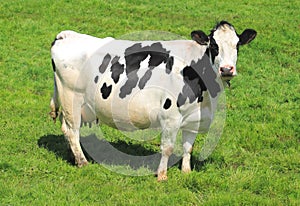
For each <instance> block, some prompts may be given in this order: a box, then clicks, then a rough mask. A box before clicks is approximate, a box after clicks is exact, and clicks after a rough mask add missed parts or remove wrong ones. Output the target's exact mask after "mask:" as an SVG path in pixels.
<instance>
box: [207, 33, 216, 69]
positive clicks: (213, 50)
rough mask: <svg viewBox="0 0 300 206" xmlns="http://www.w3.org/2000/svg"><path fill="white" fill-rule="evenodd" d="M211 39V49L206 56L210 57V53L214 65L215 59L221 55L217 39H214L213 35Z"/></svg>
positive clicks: (209, 48) (208, 49)
mask: <svg viewBox="0 0 300 206" xmlns="http://www.w3.org/2000/svg"><path fill="white" fill-rule="evenodd" d="M209 38H210V43H209V47H208V48H207V50H206V54H207V55H209V53H210V55H211V57H210V58H211V61H212V63H213V64H214V63H215V58H216V56H218V54H219V46H218V44H217V43H216V41H215V39H214V38H213V33H211V34H210V37H209Z"/></svg>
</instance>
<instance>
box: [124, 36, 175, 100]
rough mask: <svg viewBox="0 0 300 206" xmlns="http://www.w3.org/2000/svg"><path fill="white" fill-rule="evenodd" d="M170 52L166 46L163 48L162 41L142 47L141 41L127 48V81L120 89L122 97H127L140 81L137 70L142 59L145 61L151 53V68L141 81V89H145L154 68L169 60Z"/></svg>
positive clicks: (149, 64) (149, 65)
mask: <svg viewBox="0 0 300 206" xmlns="http://www.w3.org/2000/svg"><path fill="white" fill-rule="evenodd" d="M169 53H170V51H167V50H166V49H165V48H163V47H162V44H161V43H160V42H156V43H153V44H152V45H150V46H145V47H142V44H141V43H137V44H134V45H133V46H131V47H129V48H127V49H126V50H125V62H126V75H127V81H126V82H125V84H124V85H123V86H122V87H121V89H120V94H119V96H120V98H124V97H126V95H128V94H130V93H131V92H132V90H133V88H135V87H136V85H137V83H138V81H139V78H138V76H137V72H138V70H139V68H140V64H141V62H142V61H144V60H145V59H146V58H147V57H148V56H149V55H150V59H149V62H148V67H149V69H148V70H147V71H146V72H145V74H144V76H143V77H142V78H141V81H140V83H139V88H140V89H143V88H144V87H145V85H146V83H147V82H148V80H149V79H150V77H151V75H152V69H153V68H155V67H157V66H158V65H160V64H161V63H163V62H164V63H166V62H167V60H168V59H169Z"/></svg>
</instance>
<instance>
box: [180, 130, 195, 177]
mask: <svg viewBox="0 0 300 206" xmlns="http://www.w3.org/2000/svg"><path fill="white" fill-rule="evenodd" d="M196 136H197V134H195V133H192V132H188V131H182V143H183V157H182V166H181V170H182V172H184V173H189V172H191V152H192V150H193V144H194V142H195V138H196Z"/></svg>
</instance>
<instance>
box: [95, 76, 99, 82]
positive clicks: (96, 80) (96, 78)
mask: <svg viewBox="0 0 300 206" xmlns="http://www.w3.org/2000/svg"><path fill="white" fill-rule="evenodd" d="M98 80H99V77H98V76H96V77H95V79H94V82H95V84H97V83H98Z"/></svg>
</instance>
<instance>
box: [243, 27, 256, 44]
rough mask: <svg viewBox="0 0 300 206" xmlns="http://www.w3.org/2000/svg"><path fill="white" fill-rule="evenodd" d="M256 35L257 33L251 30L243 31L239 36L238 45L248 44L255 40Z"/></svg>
mask: <svg viewBox="0 0 300 206" xmlns="http://www.w3.org/2000/svg"><path fill="white" fill-rule="evenodd" d="M256 34H257V32H256V31H255V30H253V29H245V31H243V33H242V34H240V35H239V38H240V41H239V45H244V44H248V43H250V42H251V41H252V40H253V39H255V37H256Z"/></svg>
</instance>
